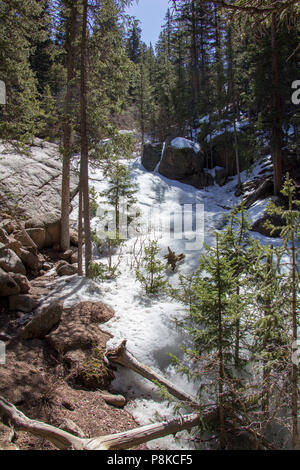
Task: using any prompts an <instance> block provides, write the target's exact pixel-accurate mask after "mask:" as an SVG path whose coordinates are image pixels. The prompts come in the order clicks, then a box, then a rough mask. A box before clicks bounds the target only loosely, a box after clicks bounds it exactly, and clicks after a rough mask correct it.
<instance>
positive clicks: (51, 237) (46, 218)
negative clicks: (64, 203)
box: [25, 213, 60, 248]
mask: <svg viewBox="0 0 300 470" xmlns="http://www.w3.org/2000/svg"><path fill="white" fill-rule="evenodd" d="M25 228H26V230H28V229H39V230H40V229H41V228H42V229H43V230H44V232H45V238H44V246H43V248H48V247H52V246H53V245H55V244H57V243H60V215H59V214H57V213H49V214H45V215H43V216H42V217H36V218H34V219H30V220H27V221H26V222H25ZM29 232H30V230H29ZM37 233H39V232H37ZM40 237H41V238H42V235H41V234H40Z"/></svg>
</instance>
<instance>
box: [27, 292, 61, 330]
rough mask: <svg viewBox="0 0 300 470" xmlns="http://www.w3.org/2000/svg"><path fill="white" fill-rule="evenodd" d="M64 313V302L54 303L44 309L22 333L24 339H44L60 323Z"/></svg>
mask: <svg viewBox="0 0 300 470" xmlns="http://www.w3.org/2000/svg"><path fill="white" fill-rule="evenodd" d="M62 313H63V303H62V302H56V301H54V302H52V303H51V304H50V305H47V306H45V307H44V308H42V309H41V310H40V311H39V312H38V313H37V315H36V316H34V317H33V318H32V320H31V321H30V322H29V323H27V325H26V326H25V327H24V329H23V330H22V331H21V332H20V337H22V338H24V339H32V338H44V337H45V336H46V335H47V334H48V333H49V332H50V331H51V329H52V328H53V327H54V325H56V324H57V323H59V321H60V319H61V316H62Z"/></svg>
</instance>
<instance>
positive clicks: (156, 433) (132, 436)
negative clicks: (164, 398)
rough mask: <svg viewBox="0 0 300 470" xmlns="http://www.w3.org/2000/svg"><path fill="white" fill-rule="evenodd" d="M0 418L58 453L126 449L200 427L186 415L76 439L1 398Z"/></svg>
mask: <svg viewBox="0 0 300 470" xmlns="http://www.w3.org/2000/svg"><path fill="white" fill-rule="evenodd" d="M0 416H2V417H5V418H6V419H7V420H8V421H9V422H10V424H11V425H12V426H13V427H14V428H15V429H16V430H19V431H25V432H29V433H30V434H33V435H34V436H38V437H42V438H43V439H46V440H48V441H49V442H51V443H52V444H53V445H54V446H55V447H56V448H57V449H60V450H124V449H130V448H132V447H136V446H137V445H139V444H143V443H145V442H148V441H151V440H153V439H158V438H159V437H164V436H168V435H169V434H176V433H177V432H179V431H183V430H185V429H191V428H193V427H195V426H197V425H198V424H199V423H200V416H199V415H198V414H188V415H184V416H180V417H178V418H173V419H170V420H168V421H163V422H160V423H154V424H149V425H148V426H141V427H138V428H135V429H131V430H129V431H125V432H120V433H116V434H109V435H106V436H99V437H93V438H80V437H76V436H74V435H73V434H70V433H69V432H67V431H63V430H62V429H59V428H56V427H55V426H51V425H50V424H46V423H43V422H41V421H36V420H33V419H30V418H28V417H27V416H25V415H24V413H22V412H21V411H19V410H18V409H17V408H16V407H15V406H14V405H12V404H11V403H9V402H8V401H7V400H5V398H3V397H0Z"/></svg>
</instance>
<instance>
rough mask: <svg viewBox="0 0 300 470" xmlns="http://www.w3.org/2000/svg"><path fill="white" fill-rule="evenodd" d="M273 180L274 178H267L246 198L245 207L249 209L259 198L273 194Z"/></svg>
mask: <svg viewBox="0 0 300 470" xmlns="http://www.w3.org/2000/svg"><path fill="white" fill-rule="evenodd" d="M272 191H273V181H272V178H267V179H265V180H263V182H262V183H261V184H260V185H259V186H258V188H257V189H256V190H255V191H254V192H253V193H251V194H250V195H249V196H247V197H246V198H245V199H244V207H245V208H246V209H249V207H250V206H252V204H254V203H255V202H256V201H257V200H258V199H265V198H266V197H267V196H269V195H271V194H273V192H272Z"/></svg>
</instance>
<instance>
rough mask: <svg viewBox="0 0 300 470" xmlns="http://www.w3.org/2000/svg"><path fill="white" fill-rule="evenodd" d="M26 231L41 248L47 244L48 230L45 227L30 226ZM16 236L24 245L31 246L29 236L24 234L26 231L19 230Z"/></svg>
mask: <svg viewBox="0 0 300 470" xmlns="http://www.w3.org/2000/svg"><path fill="white" fill-rule="evenodd" d="M26 232H27V234H28V235H29V236H30V238H31V239H32V240H33V241H34V243H35V244H36V246H37V247H38V248H39V249H40V250H41V249H42V248H44V247H45V246H46V243H45V242H46V230H45V229H44V228H42V227H36V228H28V229H27V230H26ZM15 238H16V240H18V241H20V242H21V243H22V245H23V246H31V244H30V243H29V241H28V238H27V237H26V236H25V235H24V232H22V231H18V232H17V233H16V234H15Z"/></svg>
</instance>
